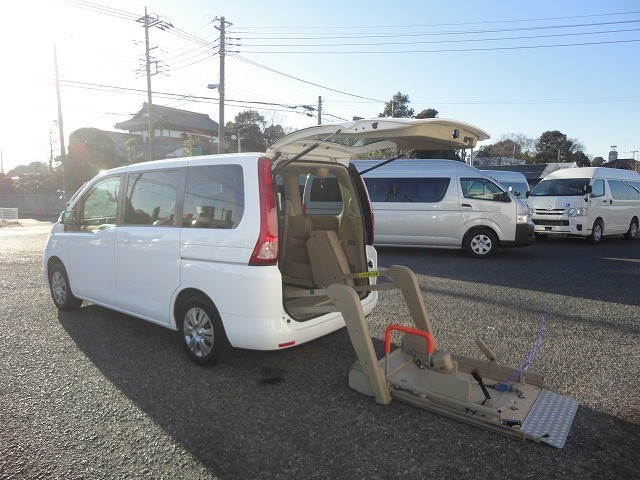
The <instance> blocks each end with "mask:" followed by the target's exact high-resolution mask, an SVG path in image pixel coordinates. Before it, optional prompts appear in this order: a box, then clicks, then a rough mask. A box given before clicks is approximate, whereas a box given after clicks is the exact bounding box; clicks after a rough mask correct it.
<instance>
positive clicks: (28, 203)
mask: <svg viewBox="0 0 640 480" xmlns="http://www.w3.org/2000/svg"><path fill="white" fill-rule="evenodd" d="M0 205H2V206H3V207H11V208H13V209H15V210H20V215H21V216H22V218H36V217H41V218H57V217H58V215H60V212H62V211H63V210H64V209H65V208H66V202H65V200H64V199H61V198H60V195H58V194H53V193H51V194H49V193H13V194H4V195H0ZM5 210H7V208H5Z"/></svg>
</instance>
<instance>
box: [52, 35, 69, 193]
mask: <svg viewBox="0 0 640 480" xmlns="http://www.w3.org/2000/svg"><path fill="white" fill-rule="evenodd" d="M53 62H54V65H55V68H56V97H57V98H58V131H59V132H60V164H61V165H62V191H63V195H65V198H66V195H67V155H66V154H65V148H64V128H63V124H62V100H61V99H60V77H59V75H58V50H57V49H56V46H55V44H54V45H53ZM49 138H51V137H49ZM52 156H53V155H52Z"/></svg>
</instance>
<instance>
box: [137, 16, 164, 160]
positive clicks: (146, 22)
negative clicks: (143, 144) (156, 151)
mask: <svg viewBox="0 0 640 480" xmlns="http://www.w3.org/2000/svg"><path fill="white" fill-rule="evenodd" d="M136 21H137V22H138V23H142V26H143V27H144V43H145V63H146V70H147V123H148V129H149V133H148V137H149V138H148V144H149V160H153V137H154V132H155V128H154V126H153V120H152V118H151V107H152V103H153V102H152V99H151V55H150V50H151V49H150V48H149V29H150V28H151V27H158V28H159V29H160V30H166V29H167V28H171V27H173V25H172V24H171V23H168V22H165V21H164V20H160V19H159V18H158V16H157V15H155V14H151V15H148V14H147V7H144V17H141V18H139V19H138V20H136ZM154 48H155V47H154Z"/></svg>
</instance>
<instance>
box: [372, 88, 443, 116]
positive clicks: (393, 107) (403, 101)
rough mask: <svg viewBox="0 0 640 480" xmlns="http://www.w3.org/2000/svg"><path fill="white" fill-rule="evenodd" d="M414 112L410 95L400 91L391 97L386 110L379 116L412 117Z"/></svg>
mask: <svg viewBox="0 0 640 480" xmlns="http://www.w3.org/2000/svg"><path fill="white" fill-rule="evenodd" d="M436 113H437V112H436ZM413 114H414V111H413V108H411V107H409V95H404V94H402V93H400V92H398V93H396V94H395V95H394V96H393V97H392V98H391V100H390V101H389V102H387V103H385V105H384V110H383V111H382V113H380V114H379V115H378V116H379V117H394V118H412V117H413Z"/></svg>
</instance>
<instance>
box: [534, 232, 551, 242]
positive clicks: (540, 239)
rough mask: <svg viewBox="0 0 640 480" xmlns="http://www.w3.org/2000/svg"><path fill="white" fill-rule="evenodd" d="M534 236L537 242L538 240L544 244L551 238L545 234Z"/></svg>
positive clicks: (535, 234)
mask: <svg viewBox="0 0 640 480" xmlns="http://www.w3.org/2000/svg"><path fill="white" fill-rule="evenodd" d="M533 236H534V237H536V240H538V241H539V242H544V241H545V240H547V239H548V238H549V235H546V234H544V233H534V234H533Z"/></svg>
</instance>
